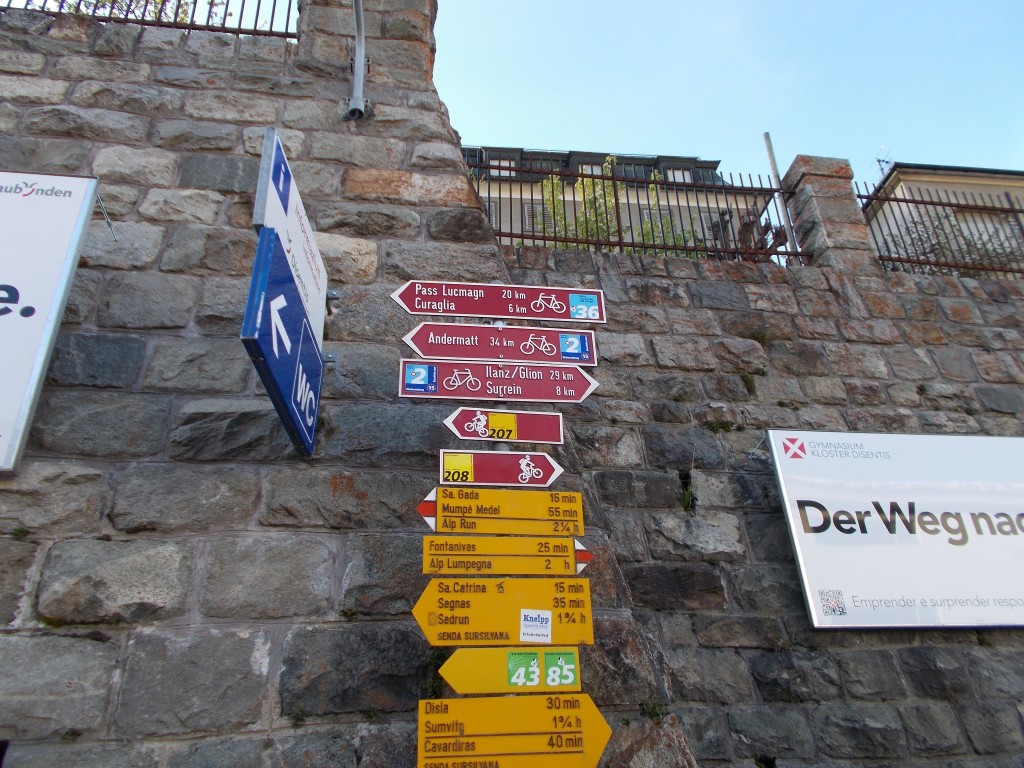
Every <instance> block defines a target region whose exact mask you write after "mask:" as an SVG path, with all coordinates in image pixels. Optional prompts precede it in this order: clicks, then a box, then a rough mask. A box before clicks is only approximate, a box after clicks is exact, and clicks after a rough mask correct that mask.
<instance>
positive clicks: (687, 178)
mask: <svg viewBox="0 0 1024 768" xmlns="http://www.w3.org/2000/svg"><path fill="white" fill-rule="evenodd" d="M665 181H675V182H681V183H689V182H691V181H693V172H692V171H690V170H688V169H686V168H666V169H665Z"/></svg>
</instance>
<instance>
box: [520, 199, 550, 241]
mask: <svg viewBox="0 0 1024 768" xmlns="http://www.w3.org/2000/svg"><path fill="white" fill-rule="evenodd" d="M554 231H555V220H554V218H553V217H552V215H551V210H550V209H549V208H548V207H547V206H546V205H544V204H543V203H523V232H539V233H541V234H544V233H551V232H554Z"/></svg>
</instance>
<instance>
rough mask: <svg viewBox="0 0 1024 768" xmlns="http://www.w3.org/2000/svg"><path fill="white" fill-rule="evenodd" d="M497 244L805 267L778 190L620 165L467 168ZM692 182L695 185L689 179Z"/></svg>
mask: <svg viewBox="0 0 1024 768" xmlns="http://www.w3.org/2000/svg"><path fill="white" fill-rule="evenodd" d="M468 165H469V169H470V175H471V177H472V179H473V181H474V184H475V186H476V189H477V192H478V193H479V194H480V197H481V199H482V200H483V201H484V203H485V205H486V206H487V213H488V219H489V220H490V223H491V226H492V228H493V229H494V233H495V235H496V237H497V238H498V241H499V242H500V243H503V244H512V245H540V246H547V247H554V248H563V249H569V250H574V249H575V250H581V249H597V250H611V251H616V252H626V253H642V254H652V255H653V254H660V255H677V256H684V257H689V258H692V259H697V258H702V259H722V260H746V261H754V262H769V261H771V262H776V263H780V264H793V263H797V264H799V263H803V259H802V258H801V256H800V253H799V251H798V249H797V247H796V244H795V243H794V242H793V241H792V238H791V236H790V235H789V233H791V232H792V225H791V223H790V221H789V218H788V216H789V212H788V210H787V209H786V206H785V204H784V202H782V190H780V189H778V188H775V187H773V186H771V185H769V184H767V183H766V182H765V181H764V180H762V178H761V177H760V176H758V177H757V178H756V180H755V179H754V177H752V176H749V175H748V176H747V177H746V178H745V179H744V178H743V177H742V176H741V177H739V179H738V180H737V179H734V178H733V177H732V176H729V177H728V178H725V177H723V176H721V175H719V174H717V173H714V172H709V171H700V172H695V171H678V172H676V173H673V172H672V171H667V172H666V173H667V174H668V177H667V178H666V176H665V175H664V174H662V173H659V172H658V171H657V170H656V169H655V168H654V167H653V166H650V165H643V164H631V163H620V162H617V161H615V160H614V159H612V158H609V160H607V161H606V162H605V163H604V164H603V165H601V166H600V167H597V166H589V167H584V166H581V167H578V168H575V169H572V170H567V169H565V168H564V167H561V166H560V164H559V163H557V162H545V161H536V162H531V161H527V160H516V161H509V160H490V161H485V160H479V161H475V160H473V159H470V160H469V162H468ZM694 176H696V177H697V178H694Z"/></svg>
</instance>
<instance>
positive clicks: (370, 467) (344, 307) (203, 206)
mask: <svg viewBox="0 0 1024 768" xmlns="http://www.w3.org/2000/svg"><path fill="white" fill-rule="evenodd" d="M365 4H366V7H367V21H366V27H367V33H368V36H369V38H370V39H369V41H368V49H369V56H370V59H371V67H370V80H369V84H368V96H369V99H370V101H371V108H370V112H369V114H368V116H367V118H366V119H364V120H362V121H357V122H356V121H344V120H342V112H343V110H344V108H345V103H346V100H347V96H348V88H349V83H348V79H349V70H348V61H349V58H350V56H351V51H352V48H353V45H352V34H353V27H352V16H351V3H350V2H335V3H333V4H318V3H314V2H310V3H307V4H305V5H304V6H303V12H302V18H301V24H300V32H301V36H300V40H299V42H298V44H294V43H288V42H285V41H283V40H280V39H273V38H245V37H243V38H237V37H233V36H229V35H221V34H214V33H207V32H192V33H186V32H183V31H179V30H171V29H160V28H153V27H148V28H143V27H140V26H134V25H131V24H108V25H103V24H99V23H96V22H92V21H89V20H85V19H77V18H74V17H59V18H51V17H49V16H46V15H43V14H40V13H36V12H31V11H17V10H7V11H4V12H2V13H0V128H2V135H0V169H3V170H11V171H33V172H41V173H57V174H77V175H95V176H97V177H99V179H100V194H101V195H102V198H103V201H104V203H105V205H106V209H107V211H108V213H109V214H110V216H111V218H112V220H113V224H112V226H113V229H114V232H115V233H116V234H117V239H116V241H115V240H114V239H113V238H112V237H111V236H110V233H109V231H108V229H107V227H106V225H105V224H104V222H103V221H102V219H101V218H99V217H98V216H97V218H95V219H94V220H93V222H92V225H91V227H90V229H89V232H88V237H87V240H86V242H85V245H84V249H83V252H82V256H81V262H80V265H79V269H78V272H77V275H76V277H75V281H74V284H73V288H72V293H71V298H70V300H69V304H68V307H67V310H66V313H65V316H64V323H63V326H62V328H61V332H60V335H59V338H58V339H57V344H56V348H55V350H54V355H53V359H52V363H51V366H50V370H49V373H48V377H47V383H46V386H45V388H44V390H43V393H42V397H41V401H40V404H39V407H38V410H37V412H36V416H35V419H34V423H33V427H32V431H31V434H30V440H29V445H28V449H27V451H26V453H25V456H24V458H23V460H22V462H21V464H20V466H19V468H18V470H17V472H15V473H13V474H10V475H5V476H2V477H0V622H2V629H0V741H3V742H6V755H5V756H4V759H3V765H4V766H5V768H6V767H9V766H14V767H16V768H24V767H26V766H52V765H75V766H87V767H89V766H97V767H98V766H115V767H121V766H124V767H126V768H127V767H128V766H131V767H132V768H185V767H186V766H188V767H192V768H194V767H197V766H214V765H216V766H225V765H235V766H280V767H281V768H288V767H290V766H300V765H301V766H308V765H324V766H326V765H331V766H351V767H353V768H354V767H355V766H413V765H414V764H415V731H416V705H417V701H418V700H419V699H421V698H427V697H434V696H438V695H451V692H450V691H448V690H447V687H446V685H445V684H444V683H443V681H441V680H440V678H439V677H438V675H437V668H438V666H439V665H440V664H441V663H442V662H443V660H444V659H445V657H446V655H447V653H446V652H443V651H441V650H439V649H432V648H430V647H429V646H428V645H427V644H426V642H425V640H424V638H423V636H422V634H421V633H420V632H419V630H418V629H417V627H416V625H415V623H414V622H413V620H412V618H411V613H410V611H411V606H412V604H413V603H414V602H415V600H416V599H417V597H418V596H419V593H420V592H421V590H422V589H423V586H424V584H425V581H426V579H425V577H423V576H422V575H421V573H420V546H421V538H422V534H423V532H424V527H423V525H422V523H421V522H419V519H418V515H417V514H416V504H417V502H418V501H419V500H420V499H422V498H423V496H424V495H425V494H426V493H427V492H428V491H429V490H430V489H431V488H432V487H433V486H434V485H435V483H436V476H437V463H438V450H439V449H440V448H450V447H456V443H457V441H456V440H455V438H454V436H453V435H451V434H450V433H449V432H448V430H447V429H446V428H445V427H444V426H443V425H442V420H443V419H444V418H445V417H446V416H447V415H448V414H449V413H450V411H451V407H450V406H443V405H434V404H429V403H413V402H407V401H399V399H398V398H397V396H396V389H397V379H398V361H399V359H400V358H401V357H402V356H409V352H408V350H405V349H404V348H403V345H402V344H401V338H402V336H403V335H404V334H405V333H407V332H408V331H409V330H410V329H411V328H412V327H413V326H414V325H415V322H416V321H415V319H414V318H411V317H410V316H408V315H406V314H405V313H404V312H403V311H402V310H401V309H400V308H399V307H398V306H397V305H396V304H395V303H394V302H392V301H391V300H390V298H389V294H390V293H391V291H393V290H394V289H395V288H396V287H398V286H399V285H400V284H401V283H402V282H404V281H405V280H407V279H410V278H422V279H453V280H462V281H479V282H490V281H500V282H509V283H523V284H537V285H559V286H585V287H589V288H601V289H603V290H604V291H605V293H606V298H607V300H608V315H609V318H610V320H609V323H608V324H607V326H602V327H599V328H597V333H598V339H597V345H598V350H599V352H600V355H601V364H600V366H599V367H598V368H597V370H596V376H597V378H598V379H599V381H600V387H599V389H598V390H597V392H596V393H595V394H594V395H593V396H591V397H590V398H589V399H588V400H586V401H585V402H584V403H583V404H581V405H578V406H569V407H565V408H563V409H562V411H563V413H564V415H565V420H566V425H567V436H566V442H565V444H564V445H562V446H558V447H557V449H556V450H554V451H553V453H554V455H555V458H556V460H557V461H558V462H559V463H560V464H561V465H562V466H564V467H565V468H566V470H567V472H566V475H564V476H563V478H562V479H560V480H559V487H561V488H565V489H571V490H580V491H582V492H583V493H584V495H585V499H586V505H587V515H588V517H587V522H588V535H587V537H586V544H587V546H588V547H589V548H590V549H591V550H593V551H594V552H595V554H596V560H595V563H594V564H593V565H592V566H591V567H590V568H589V569H588V572H587V573H588V574H589V575H590V578H591V582H592V591H593V596H594V602H595V605H596V607H597V608H596V610H595V625H596V626H595V635H596V645H595V646H593V647H592V648H584V649H583V653H582V657H583V658H582V672H583V678H584V690H585V691H586V692H588V693H590V695H591V696H592V697H593V698H594V700H595V701H596V703H597V704H598V706H599V707H600V708H601V710H602V712H603V713H604V714H605V717H606V718H607V719H608V721H609V723H610V724H611V725H612V727H613V737H612V741H611V742H610V744H609V747H608V749H607V751H606V753H605V756H604V758H603V760H602V762H601V765H602V766H604V767H606V768H620V767H623V768H624V767H627V766H629V767H632V768H640V767H641V766H659V767H664V768H672V767H673V766H692V765H695V764H699V765H702V766H723V767H725V766H729V767H732V766H736V767H739V766H744V767H745V768H754V766H762V767H767V766H779V767H782V766H786V767H788V768H796V767H797V766H835V767H836V768H839V767H840V766H843V767H844V768H845V767H847V766H883V765H885V766H896V765H906V766H943V767H949V768H952V767H954V766H955V767H956V768H1011V766H1012V767H1015V768H1019V766H1021V765H1022V763H1021V757H1020V756H1021V755H1022V754H1024V731H1022V716H1024V633H1022V632H1021V631H1020V630H1016V629H1004V630H984V631H975V630H960V631H938V630H928V631H885V632H878V631H875V632H868V631H815V630H813V629H812V628H811V627H810V624H809V621H808V617H807V612H806V609H805V606H804V603H803V597H802V593H801V589H800V586H799V582H798V577H797V572H796V567H795V564H794V558H793V553H792V547H791V545H790V542H789V539H788V533H787V531H786V527H785V522H784V519H783V516H782V509H781V501H780V498H779V495H778V490H777V488H776V484H775V480H774V476H773V474H772V471H771V468H770V465H769V460H768V455H767V453H766V451H765V450H764V447H763V446H760V445H759V443H760V441H761V438H762V437H763V435H764V430H765V429H766V428H802V429H824V430H849V431H881V432H897V433H924V434H988V435H1010V436H1016V437H1020V436H1022V435H1024V429H1022V416H1024V330H1022V328H1024V323H1022V318H1024V286H1022V285H1021V284H1020V283H1018V282H1002V283H995V282H987V281H979V280H972V279H956V278H949V277H937V276H911V275H906V274H883V273H881V272H880V271H878V270H877V268H875V267H874V266H873V264H871V263H870V261H871V259H870V256H869V254H867V253H866V251H865V250H864V248H863V237H862V234H863V233H862V232H861V231H860V229H859V228H858V227H857V226H856V222H850V221H847V220H845V219H847V218H849V210H848V206H846V207H845V208H844V207H843V205H845V204H843V205H840V204H837V203H835V201H834V200H831V201H829V200H825V201H824V202H823V200H824V199H825V198H830V197H831V198H839V199H841V198H842V190H841V189H838V191H837V187H836V184H835V179H836V178H842V177H843V174H844V173H845V171H844V168H843V164H842V163H841V162H840V163H839V164H838V165H837V164H836V162H835V161H823V160H821V159H820V158H819V159H814V158H802V159H798V162H797V163H795V164H794V170H793V171H791V174H792V175H791V177H790V178H789V180H790V182H791V184H792V186H793V188H794V190H796V197H795V200H796V203H795V205H796V206H797V207H798V209H799V210H798V211H797V214H798V229H799V230H800V233H801V234H800V236H801V237H802V238H805V239H806V240H807V242H808V243H811V245H810V247H812V248H813V249H814V250H815V251H816V252H818V253H819V255H820V256H821V259H820V261H819V264H818V266H814V267H799V268H789V269H786V268H783V267H779V266H774V265H754V264H749V263H741V262H725V263H720V262H693V261H689V260H686V259H679V258H661V257H644V256H641V255H630V254H605V253H591V252H560V251H548V250H542V249H528V248H523V249H519V250H514V249H509V248H505V249H501V248H499V247H498V246H496V245H495V244H494V240H493V237H492V235H491V233H490V230H489V228H488V226H487V223H486V218H485V217H484V215H483V213H482V211H481V205H480V203H479V200H478V199H477V198H476V196H475V194H474V192H473V191H472V188H471V186H470V184H469V182H468V180H467V177H466V172H465V171H466V169H465V167H464V166H463V164H462V160H461V154H460V149H459V145H458V137H457V135H456V134H455V132H454V131H453V130H452V128H451V126H450V124H449V121H448V118H447V113H446V111H445V108H444V106H443V104H442V103H441V101H440V100H439V98H438V96H437V94H436V92H435V90H434V87H433V85H432V81H431V71H432V57H433V38H432V31H431V30H432V21H433V17H434V14H435V11H436V8H435V7H433V4H432V2H431V0H367V2H366V3H365ZM267 126H274V127H276V128H278V129H279V131H280V133H281V136H282V140H283V142H284V144H285V148H286V151H287V153H288V155H289V158H290V160H291V163H292V168H293V170H294V172H295V176H296V179H297V182H298V185H299V188H300V190H301V193H302V195H303V200H304V201H305V203H306V207H307V210H308V212H309V215H310V219H311V221H313V222H314V225H315V226H316V228H317V230H318V232H317V242H318V244H319V247H320V250H321V252H322V254H323V255H324V258H325V261H326V263H327V269H328V275H329V278H330V282H331V287H332V288H334V289H337V290H338V291H339V293H340V299H338V300H335V301H332V302H331V314H330V315H329V317H328V321H327V331H326V333H327V339H326V342H325V351H326V352H330V353H333V354H334V355H335V357H336V359H337V362H336V363H334V364H333V365H332V366H330V367H329V368H328V371H327V374H326V380H325V383H324V391H323V407H322V426H321V435H320V439H319V444H318V448H317V451H316V454H315V456H314V458H313V459H312V460H310V461H302V460H299V459H298V458H297V457H296V455H295V453H294V451H293V449H292V448H291V446H290V444H289V442H288V440H287V437H286V436H285V434H284V431H283V429H282V428H281V427H280V425H279V424H278V421H277V417H276V415H275V413H274V411H273V409H272V407H271V405H270V402H269V399H268V398H267V397H266V394H265V393H264V391H263V390H262V388H261V385H260V384H259V381H258V379H257V377H256V376H255V374H254V371H253V370H252V366H251V364H250V362H249V360H248V358H247V357H246V355H245V353H244V350H243V348H242V345H241V343H240V342H239V340H238V333H239V328H240V324H241V316H242V310H243V304H244V301H245V296H246V290H247V285H248V275H249V272H250V270H251V265H252V257H253V251H254V245H255V235H254V234H253V231H252V227H251V215H252V207H253V198H254V193H255V178H256V172H257V168H258V164H259V152H260V149H261V147H262V139H263V131H264V128H265V127H267ZM812 176H813V177H814V179H811V180H808V178H809V177H812ZM822 179H824V181H822ZM840 186H841V185H840ZM846 194H847V196H849V190H848V180H847V190H846ZM847 202H849V200H847ZM836 210H842V211H843V213H842V214H841V216H840V218H841V219H843V220H841V221H839V222H836V223H837V224H841V225H842V226H840V227H838V228H836V227H832V228H831V229H830V228H829V221H828V218H827V217H828V215H829V213H828V212H829V211H836ZM836 232H839V233H840V235H838V236H837V235H836V234H835V233H836ZM830 233H831V234H830ZM5 319H7V320H9V318H0V326H2V325H3V321H4V320H5ZM465 445H466V444H463V446H464V447H465ZM469 445H470V446H475V447H479V448H483V447H485V446H484V445H483V444H472V443H470V444H469ZM866 567H869V564H866Z"/></svg>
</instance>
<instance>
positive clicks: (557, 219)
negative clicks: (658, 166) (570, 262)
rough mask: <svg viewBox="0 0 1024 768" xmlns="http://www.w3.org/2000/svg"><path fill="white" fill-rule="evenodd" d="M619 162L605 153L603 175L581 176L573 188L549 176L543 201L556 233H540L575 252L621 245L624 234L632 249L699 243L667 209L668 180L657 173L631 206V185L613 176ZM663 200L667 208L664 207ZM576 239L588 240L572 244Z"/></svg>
mask: <svg viewBox="0 0 1024 768" xmlns="http://www.w3.org/2000/svg"><path fill="white" fill-rule="evenodd" d="M615 162H616V158H615V157H614V156H609V157H606V158H605V160H604V163H602V165H601V174H600V176H601V178H594V177H593V176H584V175H581V176H579V177H578V178H577V179H576V183H575V184H574V185H573V186H572V187H571V188H567V187H566V184H565V183H564V182H563V181H562V180H561V178H559V177H558V176H554V175H552V176H550V177H548V178H546V179H544V180H543V181H542V182H541V183H540V192H541V200H542V202H543V204H544V207H545V209H546V210H547V211H548V212H549V213H550V215H551V221H552V224H551V225H550V227H553V231H550V232H548V231H544V232H542V233H541V234H544V235H554V237H555V238H556V242H558V241H562V240H564V241H565V242H564V243H559V244H560V245H564V246H565V247H567V248H570V249H574V250H586V249H588V248H590V247H593V246H595V245H606V246H607V245H616V244H618V243H619V242H620V235H621V242H622V243H623V244H624V246H625V250H626V252H627V253H648V252H651V253H653V252H658V251H664V250H665V249H664V246H666V245H671V246H685V245H693V244H695V243H696V242H697V241H696V238H694V235H693V231H692V230H688V229H684V228H683V227H681V226H680V225H679V223H678V222H676V221H674V220H673V219H672V216H671V215H670V214H669V213H668V212H667V203H668V200H667V198H666V194H665V188H664V180H663V178H662V176H661V175H660V174H658V173H657V172H655V173H654V174H653V175H652V176H651V179H650V182H649V183H648V185H647V187H646V192H647V196H646V199H641V198H640V195H639V194H634V195H633V196H632V197H633V199H634V200H635V202H634V204H633V206H632V209H631V210H627V201H629V199H630V195H629V193H628V190H627V186H626V184H625V183H624V182H622V181H617V180H613V178H612V176H613V170H614V168H615ZM663 201H664V202H665V203H666V208H663V207H662V202H663ZM641 210H643V211H649V212H650V215H649V216H644V217H643V218H642V219H641V217H640V216H639V211H641ZM638 219H640V220H638ZM631 224H632V226H631ZM543 228H544V229H545V230H547V229H548V228H549V225H547V224H546V223H545V225H544V227H543ZM576 240H583V241H588V242H584V243H577V242H571V241H576ZM659 246H661V247H659ZM676 252H678V253H684V251H676ZM687 255H691V256H693V254H687Z"/></svg>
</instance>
